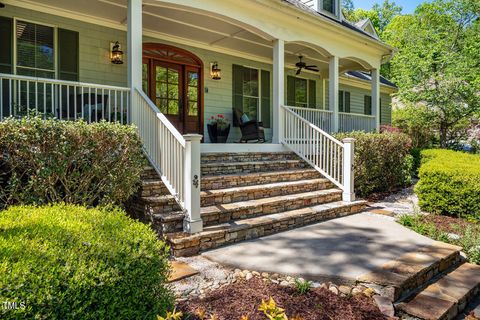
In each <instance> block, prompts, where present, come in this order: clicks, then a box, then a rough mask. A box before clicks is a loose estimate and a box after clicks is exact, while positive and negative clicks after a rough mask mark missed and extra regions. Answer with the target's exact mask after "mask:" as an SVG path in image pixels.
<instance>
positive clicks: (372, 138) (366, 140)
mask: <svg viewBox="0 0 480 320" xmlns="http://www.w3.org/2000/svg"><path fill="white" fill-rule="evenodd" d="M336 137H337V138H339V139H340V140H341V139H343V138H346V137H350V138H354V139H355V158H354V174H355V192H356V193H357V194H358V195H359V196H362V197H365V196H368V195H370V194H372V193H375V192H388V191H392V190H395V189H397V188H399V187H403V186H406V185H408V184H410V182H411V172H412V164H413V159H412V157H411V156H410V155H409V153H410V148H411V141H410V139H409V138H408V137H407V136H406V135H405V134H402V133H390V132H385V133H364V132H351V133H345V134H338V135H336Z"/></svg>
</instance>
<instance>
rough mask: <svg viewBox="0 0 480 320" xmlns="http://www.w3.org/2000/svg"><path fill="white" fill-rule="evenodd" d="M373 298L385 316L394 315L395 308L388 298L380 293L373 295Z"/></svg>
mask: <svg viewBox="0 0 480 320" xmlns="http://www.w3.org/2000/svg"><path fill="white" fill-rule="evenodd" d="M373 300H375V303H376V304H377V306H378V309H380V311H381V312H382V313H383V314H384V315H385V316H386V317H393V316H395V309H394V307H393V304H392V302H391V301H390V299H388V298H385V297H382V296H380V295H375V296H373Z"/></svg>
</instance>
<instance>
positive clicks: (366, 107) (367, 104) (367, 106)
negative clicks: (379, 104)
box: [363, 96, 372, 115]
mask: <svg viewBox="0 0 480 320" xmlns="http://www.w3.org/2000/svg"><path fill="white" fill-rule="evenodd" d="M363 111H364V113H365V114H366V115H371V114H372V96H364V97H363Z"/></svg>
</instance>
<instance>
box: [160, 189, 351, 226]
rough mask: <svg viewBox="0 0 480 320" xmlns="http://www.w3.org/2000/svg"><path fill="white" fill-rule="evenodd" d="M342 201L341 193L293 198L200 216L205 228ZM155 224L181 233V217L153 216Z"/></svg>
mask: <svg viewBox="0 0 480 320" xmlns="http://www.w3.org/2000/svg"><path fill="white" fill-rule="evenodd" d="M341 199H342V193H341V191H338V192H334V193H330V194H326V195H321V196H318V195H313V196H311V197H302V198H293V199H288V200H284V201H278V202H276V203H267V204H264V205H257V206H249V207H243V208H242V207H240V208H237V209H235V210H225V211H222V212H208V213H203V214H202V220H203V225H204V226H205V227H210V226H215V225H219V224H222V223H229V222H232V221H235V220H240V219H248V218H255V217H260V216H265V215H269V214H273V213H278V212H283V211H289V210H295V209H300V208H303V207H306V206H314V205H318V204H324V203H329V202H333V201H340V200H341ZM154 219H155V220H156V222H155V224H158V225H160V224H163V225H164V227H163V229H162V230H164V232H167V233H170V232H179V231H182V228H183V225H182V221H183V217H179V216H177V217H176V219H175V218H173V217H172V216H171V215H170V214H158V215H155V218H154Z"/></svg>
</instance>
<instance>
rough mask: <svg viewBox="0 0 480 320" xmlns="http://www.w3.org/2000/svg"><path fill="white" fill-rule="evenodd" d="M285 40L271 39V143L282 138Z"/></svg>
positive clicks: (277, 141)
mask: <svg viewBox="0 0 480 320" xmlns="http://www.w3.org/2000/svg"><path fill="white" fill-rule="evenodd" d="M284 75H285V41H283V40H280V39H277V40H274V41H273V112H272V113H273V136H272V142H273V143H281V142H282V140H283V125H284V115H283V114H282V112H283V109H282V108H281V106H283V105H284V103H285V79H284Z"/></svg>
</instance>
